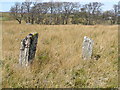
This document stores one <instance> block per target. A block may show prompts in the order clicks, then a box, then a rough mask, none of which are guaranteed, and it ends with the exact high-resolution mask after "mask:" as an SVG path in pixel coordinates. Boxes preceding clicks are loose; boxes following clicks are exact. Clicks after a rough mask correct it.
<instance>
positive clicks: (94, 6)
mask: <svg viewBox="0 0 120 90" xmlns="http://www.w3.org/2000/svg"><path fill="white" fill-rule="evenodd" d="M102 5H103V4H102V3H99V2H92V3H89V4H85V5H84V8H85V10H86V12H87V13H88V19H87V20H88V24H93V20H95V19H96V18H95V16H98V15H99V14H98V13H100V11H101V6H102Z"/></svg>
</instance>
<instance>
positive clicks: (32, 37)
mask: <svg viewBox="0 0 120 90" xmlns="http://www.w3.org/2000/svg"><path fill="white" fill-rule="evenodd" d="M37 41H38V33H30V34H29V35H28V36H26V37H25V38H24V39H23V40H22V41H21V47H20V56H19V64H20V65H22V66H28V64H29V63H30V62H32V60H33V58H34V57H35V52H36V46H37Z"/></svg>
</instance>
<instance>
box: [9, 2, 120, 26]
mask: <svg viewBox="0 0 120 90" xmlns="http://www.w3.org/2000/svg"><path fill="white" fill-rule="evenodd" d="M119 3H120V2H118V4H115V5H113V9H112V10H107V11H103V10H102V6H103V5H104V4H102V3H100V2H90V3H88V4H85V5H81V4H80V3H78V2H42V3H37V2H21V3H20V2H16V3H15V5H14V6H12V7H11V9H10V15H11V16H12V18H14V19H15V20H17V21H18V23H19V24H21V23H22V21H25V22H26V23H30V24H45V25H61V24H62V25H64V24H83V25H94V24H118V19H117V17H118V14H119V8H120V4H119Z"/></svg>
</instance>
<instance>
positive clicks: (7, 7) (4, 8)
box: [0, 0, 120, 12]
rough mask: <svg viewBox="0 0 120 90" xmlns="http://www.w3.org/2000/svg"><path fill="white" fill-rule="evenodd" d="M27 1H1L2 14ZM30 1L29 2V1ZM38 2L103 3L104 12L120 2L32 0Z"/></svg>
mask: <svg viewBox="0 0 120 90" xmlns="http://www.w3.org/2000/svg"><path fill="white" fill-rule="evenodd" d="M24 1H25V0H0V12H7V11H9V10H10V7H11V6H13V5H14V4H15V2H24ZM27 1H28V0H27ZM30 1H38V2H41V1H42V2H49V1H61V2H80V3H81V4H82V5H83V4H87V3H89V2H101V3H103V4H104V5H103V6H102V9H103V11H105V10H111V9H112V8H113V5H114V4H117V3H118V2H119V1H120V0H110V1H108V0H69V1H68V0H30Z"/></svg>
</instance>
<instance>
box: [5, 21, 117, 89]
mask: <svg viewBox="0 0 120 90" xmlns="http://www.w3.org/2000/svg"><path fill="white" fill-rule="evenodd" d="M117 27H118V26H117V25H113V26H110V25H106V26H105V25H94V26H84V25H26V24H21V25H19V24H17V22H13V21H9V22H7V21H4V22H3V58H4V61H3V87H26V88H27V87H29V88H30V87H46V88H48V87H49V88H50V87H51V88H52V87H56V88H57V87H86V88H95V87H101V88H103V87H106V88H107V87H117V85H118V82H117V81H118V78H117V77H118V74H117V69H118V68H117V65H118V62H117V59H118V54H117V50H118V43H117V42H118V40H117V37H118V36H117V35H118V34H117V33H118V30H117ZM31 32H38V33H39V38H38V45H37V52H36V57H35V59H34V62H33V64H32V65H31V66H30V67H26V68H21V67H19V65H18V58H19V48H20V41H21V39H23V38H24V37H25V36H26V35H28V34H29V33H31ZM84 36H88V37H90V38H92V39H93V40H94V48H93V57H94V56H97V55H99V56H100V58H99V59H98V60H94V59H93V60H83V59H82V58H81V56H82V53H81V51H82V50H81V48H82V42H83V37H84Z"/></svg>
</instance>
